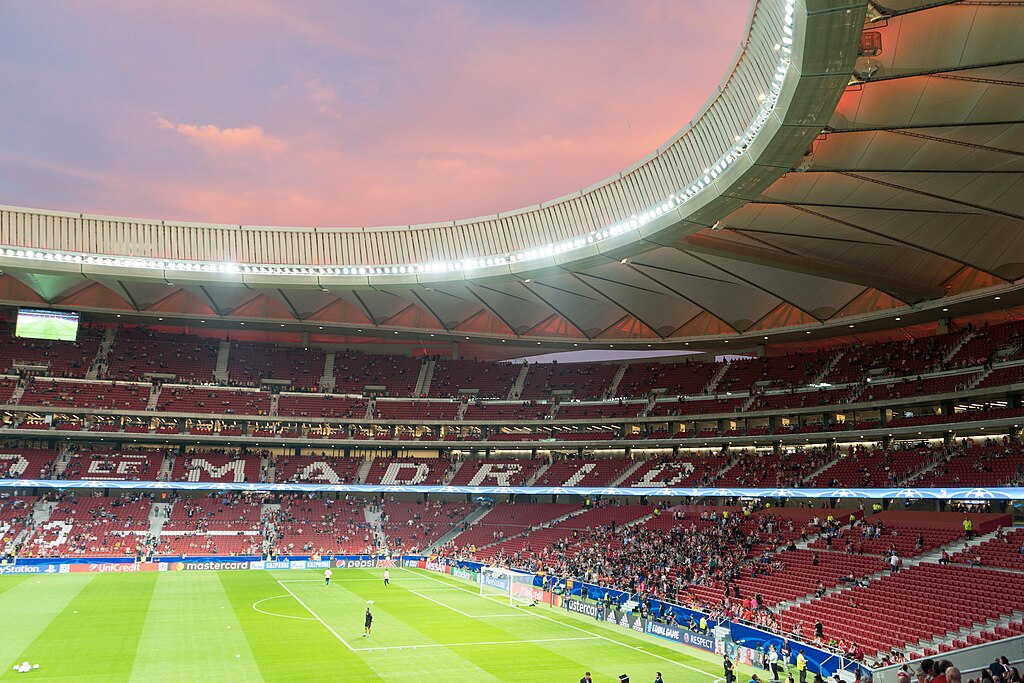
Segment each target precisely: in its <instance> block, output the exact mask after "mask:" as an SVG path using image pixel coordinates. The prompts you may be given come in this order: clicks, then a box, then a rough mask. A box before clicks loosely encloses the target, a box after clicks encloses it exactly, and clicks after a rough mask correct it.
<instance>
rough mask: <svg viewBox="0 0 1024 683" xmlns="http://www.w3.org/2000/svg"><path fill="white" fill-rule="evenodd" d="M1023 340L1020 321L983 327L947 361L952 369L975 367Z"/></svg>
mask: <svg viewBox="0 0 1024 683" xmlns="http://www.w3.org/2000/svg"><path fill="white" fill-rule="evenodd" d="M1022 338H1024V325H1022V324H1021V322H1020V321H1013V322H1007V323H1001V324H998V325H983V326H982V327H981V328H979V329H976V330H975V331H974V336H973V337H972V338H971V339H970V340H969V341H968V342H967V343H966V344H964V345H963V346H961V347H960V348H959V349H958V350H957V352H956V353H955V354H953V357H952V358H950V359H949V366H950V367H952V368H961V367H977V366H979V365H984V364H985V363H987V362H989V361H990V360H993V359H994V357H995V355H996V351H997V350H999V349H1007V350H1010V349H1011V348H1012V347H1014V346H1018V345H1019V344H1020V343H1021V340H1022Z"/></svg>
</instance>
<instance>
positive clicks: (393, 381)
mask: <svg viewBox="0 0 1024 683" xmlns="http://www.w3.org/2000/svg"><path fill="white" fill-rule="evenodd" d="M419 375H420V360H419V359H418V358H410V357H409V356H386V355H372V354H367V353H360V352H359V351H349V350H346V351H339V352H337V353H336V354H335V355H334V382H335V384H334V390H335V391H336V392H338V393H339V394H362V393H363V390H364V389H365V388H366V387H367V386H383V387H385V391H384V394H385V395H386V396H411V395H412V390H413V389H415V388H416V380H417V379H418V378H419Z"/></svg>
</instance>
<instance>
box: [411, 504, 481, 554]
mask: <svg viewBox="0 0 1024 683" xmlns="http://www.w3.org/2000/svg"><path fill="white" fill-rule="evenodd" d="M490 511H491V508H486V507H483V506H480V507H477V508H473V511H472V512H470V513H469V514H468V515H466V516H465V517H463V518H462V519H460V520H459V521H458V522H456V523H455V526H453V527H452V528H451V529H450V530H448V532H447V533H445V534H444V535H443V536H441V537H440V538H439V539H437V540H436V541H434V542H433V543H432V544H430V545H429V546H427V547H426V548H425V549H424V552H426V553H429V552H430V551H431V550H433V549H434V548H440V547H442V546H443V545H444V544H446V543H448V541H450V540H452V539H453V538H455V537H456V536H458V535H459V534H461V533H462V525H463V524H465V525H466V527H467V528H469V527H471V526H473V525H474V524H476V523H477V522H478V521H480V520H481V519H482V518H483V517H484V516H485V515H486V514H487V513H488V512H490Z"/></svg>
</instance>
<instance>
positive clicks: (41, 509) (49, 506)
mask: <svg viewBox="0 0 1024 683" xmlns="http://www.w3.org/2000/svg"><path fill="white" fill-rule="evenodd" d="M55 507H57V503H52V502H49V501H44V500H39V501H36V504H35V505H33V506H32V524H33V525H35V526H39V525H40V524H43V523H44V522H49V521H50V513H51V512H53V508H55Z"/></svg>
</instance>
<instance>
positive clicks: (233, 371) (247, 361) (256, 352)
mask: <svg viewBox="0 0 1024 683" xmlns="http://www.w3.org/2000/svg"><path fill="white" fill-rule="evenodd" d="M326 357H327V354H326V353H325V352H323V351H321V350H320V349H311V348H298V347H292V346H276V345H270V344H255V343H246V342H232V343H231V352H230V355H229V356H228V376H229V377H230V378H231V383H232V384H241V385H244V386H253V387H258V386H260V380H263V379H275V380H287V381H288V382H289V383H290V385H291V386H293V387H295V388H296V389H303V390H305V391H315V390H316V388H317V387H318V386H320V378H321V377H322V376H323V374H324V359H325V358H326Z"/></svg>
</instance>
